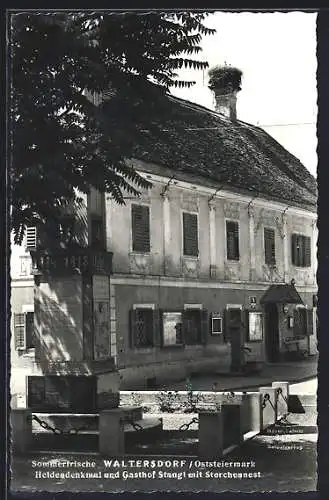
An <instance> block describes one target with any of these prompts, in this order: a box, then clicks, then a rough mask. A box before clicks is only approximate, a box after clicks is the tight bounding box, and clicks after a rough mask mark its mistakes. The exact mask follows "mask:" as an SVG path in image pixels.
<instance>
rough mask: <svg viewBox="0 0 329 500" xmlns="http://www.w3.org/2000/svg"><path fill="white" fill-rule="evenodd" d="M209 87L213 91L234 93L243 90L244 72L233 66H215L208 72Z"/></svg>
mask: <svg viewBox="0 0 329 500" xmlns="http://www.w3.org/2000/svg"><path fill="white" fill-rule="evenodd" d="M208 76H209V84H208V87H209V88H210V90H213V91H217V92H218V91H221V90H222V91H223V92H232V91H238V90H241V78H242V71H241V70H240V69H239V68H235V67H233V66H214V67H213V68H211V69H210V70H209V71H208Z"/></svg>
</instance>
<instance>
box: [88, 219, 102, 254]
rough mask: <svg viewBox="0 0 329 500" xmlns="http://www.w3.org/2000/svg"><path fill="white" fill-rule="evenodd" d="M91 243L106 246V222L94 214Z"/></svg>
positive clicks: (94, 245) (91, 221) (98, 246)
mask: <svg viewBox="0 0 329 500" xmlns="http://www.w3.org/2000/svg"><path fill="white" fill-rule="evenodd" d="M90 230H91V236H90V244H91V246H93V247H97V248H104V245H105V238H104V236H105V235H104V222H103V218H102V217H97V216H94V215H93V216H92V217H91V220H90Z"/></svg>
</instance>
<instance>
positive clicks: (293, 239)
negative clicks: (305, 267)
mask: <svg viewBox="0 0 329 500" xmlns="http://www.w3.org/2000/svg"><path fill="white" fill-rule="evenodd" d="M291 262H292V264H293V265H294V266H296V265H297V234H292V235H291Z"/></svg>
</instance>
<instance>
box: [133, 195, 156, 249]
mask: <svg viewBox="0 0 329 500" xmlns="http://www.w3.org/2000/svg"><path fill="white" fill-rule="evenodd" d="M133 207H145V208H147V209H148V232H149V234H148V250H147V251H146V250H135V249H134V226H133ZM151 220H152V218H151V205H150V204H149V203H136V202H135V201H134V202H132V203H131V204H130V252H131V253H134V254H140V255H149V254H150V253H151V251H152V245H151V239H152V238H151Z"/></svg>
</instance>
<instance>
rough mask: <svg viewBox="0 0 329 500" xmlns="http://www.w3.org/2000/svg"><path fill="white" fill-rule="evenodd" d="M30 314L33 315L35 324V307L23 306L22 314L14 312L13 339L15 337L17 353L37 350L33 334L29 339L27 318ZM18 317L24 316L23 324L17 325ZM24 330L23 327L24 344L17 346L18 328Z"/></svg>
mask: <svg viewBox="0 0 329 500" xmlns="http://www.w3.org/2000/svg"><path fill="white" fill-rule="evenodd" d="M29 314H33V322H34V307H33V306H30V305H23V306H22V308H21V311H20V312H14V313H13V337H14V347H15V351H21V352H22V351H28V350H30V349H35V347H36V346H35V345H33V344H32V340H33V332H32V334H31V338H30V339H28V329H27V318H28V315H29ZM17 316H22V317H23V318H24V319H23V322H22V323H19V324H17V323H16V318H17ZM18 327H19V328H22V327H23V338H24V340H23V343H22V345H17V333H16V328H18Z"/></svg>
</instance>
